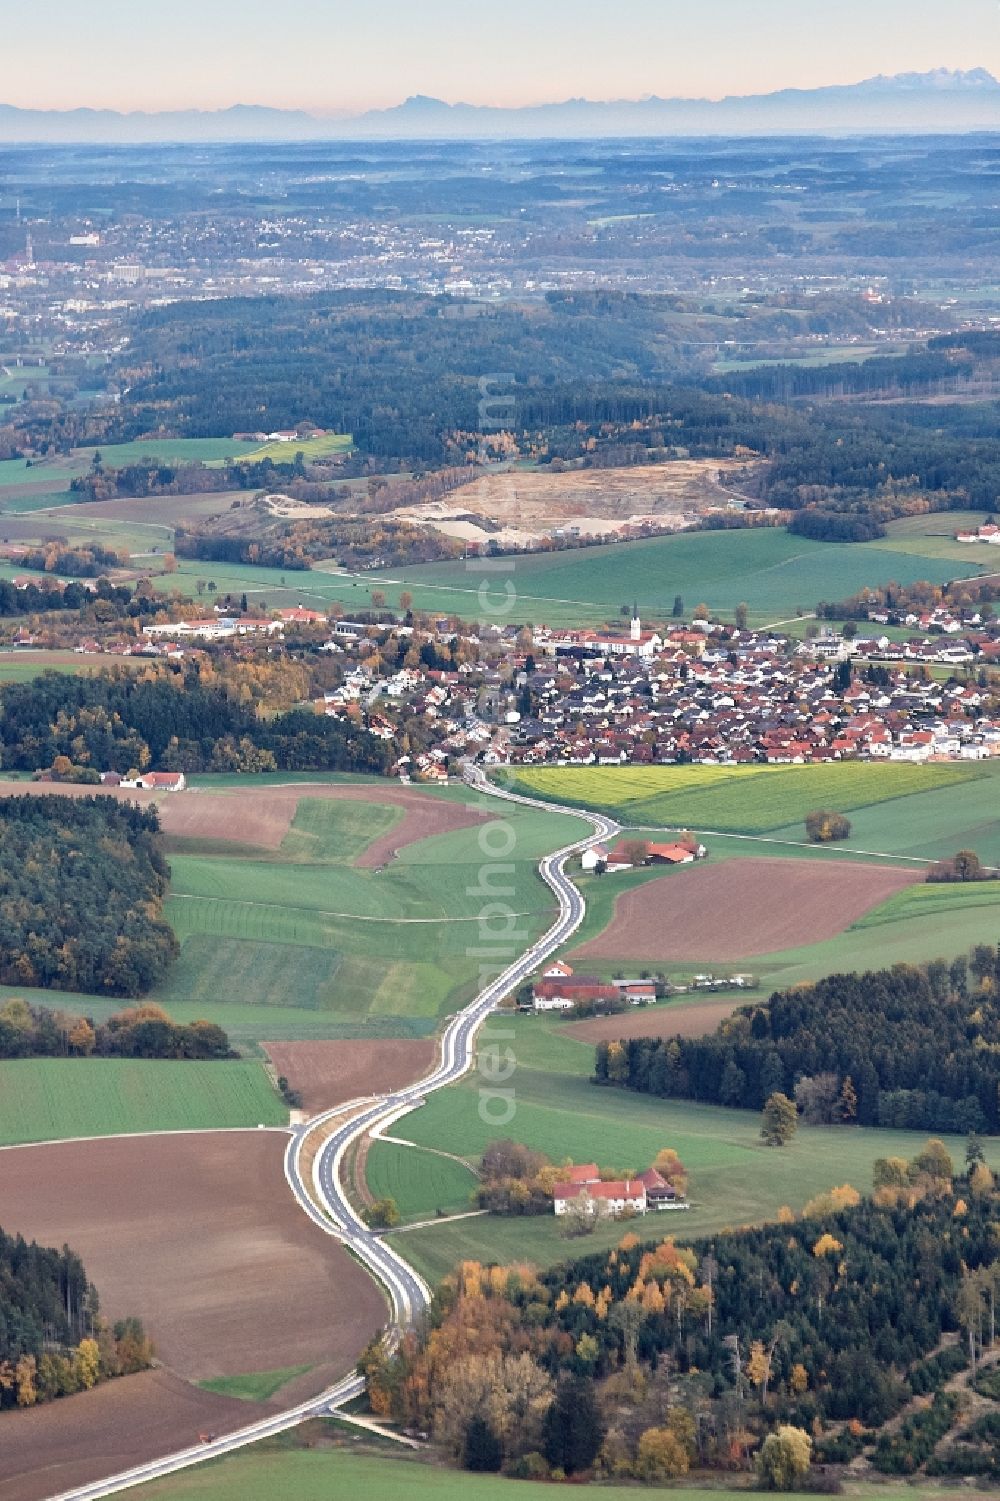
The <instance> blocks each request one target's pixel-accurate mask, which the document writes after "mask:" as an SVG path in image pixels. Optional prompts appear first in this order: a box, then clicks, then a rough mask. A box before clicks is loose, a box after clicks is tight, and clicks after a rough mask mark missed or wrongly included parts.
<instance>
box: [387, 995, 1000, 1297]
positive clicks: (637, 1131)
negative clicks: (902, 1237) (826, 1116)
mask: <svg viewBox="0 0 1000 1501" xmlns="http://www.w3.org/2000/svg"><path fill="white" fill-rule="evenodd" d="M502 1026H503V1028H504V1029H505V1030H508V1029H509V1032H510V1033H511V1034H512V1035H511V1038H510V1044H509V1045H510V1047H511V1048H512V1050H513V1052H514V1055H515V1057H516V1059H517V1070H516V1072H515V1073H514V1075H513V1076H512V1078H511V1080H510V1081H509V1083H508V1084H507V1085H506V1086H505V1087H507V1088H510V1089H512V1090H513V1106H514V1109H513V1114H512V1116H511V1118H510V1119H509V1120H508V1121H505V1122H504V1123H503V1125H502V1127H501V1126H500V1125H497V1124H491V1123H490V1121H489V1119H488V1117H489V1115H490V1111H491V1108H492V1109H493V1111H494V1113H495V1114H496V1112H498V1111H499V1104H498V1103H497V1104H495V1105H494V1106H493V1107H490V1106H489V1104H487V1108H486V1109H485V1110H484V1111H481V1110H480V1093H479V1086H480V1081H479V1080H477V1079H472V1080H469V1081H465V1082H463V1083H460V1084H458V1085H455V1086H452V1087H451V1088H449V1089H446V1090H442V1091H440V1092H439V1093H437V1094H435V1095H433V1096H431V1097H429V1098H428V1100H427V1102H426V1104H424V1105H423V1106H421V1107H420V1108H419V1109H418V1110H416V1111H414V1112H413V1113H412V1114H411V1115H409V1116H406V1117H404V1118H403V1119H402V1120H401V1121H398V1122H397V1123H396V1124H395V1126H394V1127H393V1134H394V1135H395V1136H399V1137H402V1138H405V1139H406V1140H408V1141H414V1142H416V1143H418V1144H419V1145H423V1146H433V1147H438V1148H443V1149H445V1150H455V1143H456V1142H461V1143H462V1146H461V1152H462V1154H463V1155H464V1156H465V1157H467V1158H468V1159H469V1160H470V1161H475V1160H476V1158H477V1157H478V1156H479V1155H480V1154H481V1152H482V1150H483V1148H484V1147H485V1146H486V1145H487V1143H488V1142H489V1141H491V1140H493V1139H495V1138H496V1137H498V1136H510V1137H513V1138H514V1139H515V1140H517V1141H521V1142H524V1143H525V1145H527V1146H530V1147H532V1148H533V1149H535V1150H538V1151H542V1152H545V1153H546V1154H547V1155H548V1156H549V1157H550V1158H551V1159H552V1160H553V1161H554V1162H561V1161H564V1160H566V1159H567V1158H571V1159H572V1160H574V1161H576V1162H590V1161H595V1162H597V1163H598V1164H599V1165H600V1166H602V1167H608V1168H614V1169H616V1170H626V1171H627V1170H632V1171H635V1170H641V1169H643V1168H645V1167H647V1166H648V1165H649V1163H650V1162H651V1161H652V1160H653V1158H654V1157H655V1155H656V1153H657V1152H658V1151H659V1150H660V1149H661V1148H662V1147H665V1146H670V1147H673V1148H674V1149H675V1150H676V1151H677V1152H679V1154H680V1156H681V1159H682V1161H683V1162H684V1163H685V1165H686V1167H687V1168H688V1170H689V1172H690V1174H691V1189H690V1198H691V1208H690V1210H688V1211H686V1212H680V1213H674V1214H669V1215H668V1214H664V1215H661V1216H659V1217H657V1218H655V1219H653V1220H646V1221H645V1228H646V1229H647V1230H648V1232H649V1234H650V1235H663V1234H671V1235H676V1236H678V1237H680V1238H683V1239H685V1240H687V1239H691V1238H694V1237H696V1236H700V1235H705V1234H713V1233H716V1232H718V1231H720V1230H723V1229H725V1228H726V1227H732V1226H736V1225H742V1224H748V1223H756V1222H759V1221H762V1220H766V1219H773V1218H774V1217H775V1215H776V1214H777V1211H778V1209H779V1208H780V1207H781V1206H782V1205H783V1204H787V1205H789V1206H790V1207H791V1208H792V1209H793V1210H795V1211H800V1210H801V1209H802V1207H803V1205H804V1204H805V1203H806V1201H807V1200H808V1199H810V1198H811V1197H812V1196H813V1195H814V1194H816V1193H819V1192H822V1191H823V1190H825V1189H827V1188H830V1187H832V1186H833V1185H834V1184H838V1183H844V1182H849V1183H853V1184H854V1186H855V1187H856V1188H858V1189H860V1190H865V1189H867V1188H868V1187H870V1185H871V1171H872V1163H873V1162H874V1160H875V1158H876V1157H883V1156H891V1155H898V1156H904V1157H911V1156H913V1155H914V1153H915V1152H917V1151H918V1150H919V1149H920V1147H921V1146H922V1145H923V1141H924V1139H925V1137H924V1134H921V1133H919V1132H906V1131H889V1130H876V1129H867V1128H861V1127H850V1128H846V1127H823V1126H800V1128H799V1130H798V1132H797V1134H796V1136H795V1138H794V1140H793V1141H792V1142H791V1143H790V1144H789V1145H788V1146H787V1147H784V1148H782V1150H781V1151H774V1150H773V1149H770V1148H767V1147H764V1146H762V1144H761V1141H760V1119H759V1117H758V1116H757V1115H756V1114H755V1113H752V1112H747V1111H737V1110H727V1109H723V1108H722V1107H715V1106H708V1105H699V1104H695V1103H694V1102H692V1101H689V1100H681V1101H671V1100H661V1099H655V1098H652V1097H650V1096H645V1095H635V1094H629V1093H627V1092H625V1091H623V1090H617V1089H614V1090H612V1089H598V1088H597V1087H595V1086H594V1085H593V1084H592V1083H591V1082H590V1076H591V1073H592V1071H593V1056H594V1055H593V1047H592V1046H591V1045H590V1044H589V1043H585V1042H582V1041H579V1040H577V1039H575V1038H573V1037H568V1036H566V1035H565V1034H564V1033H563V1032H562V1031H561V1030H560V1028H561V1026H562V1023H561V1022H560V1021H559V1020H558V1019H556V1020H553V1019H551V1018H545V1017H533V1016H514V1017H511V1018H507V1017H504V1019H503V1022H502ZM484 1115H485V1116H486V1117H487V1119H484V1118H483V1117H484ZM947 1145H948V1147H949V1150H950V1151H951V1152H952V1154H953V1155H954V1156H955V1157H956V1158H957V1159H958V1160H961V1158H962V1154H963V1151H964V1141H962V1140H959V1139H957V1138H955V1139H949V1141H948V1143H947ZM395 1150H396V1152H397V1153H405V1152H406V1151H407V1148H405V1147H397V1148H395ZM986 1155H987V1157H988V1159H989V1161H990V1163H991V1165H992V1166H993V1167H994V1168H997V1167H1000V1141H988V1142H987V1144H986ZM424 1207H425V1209H426V1213H427V1215H428V1217H429V1216H431V1215H433V1213H434V1209H435V1206H434V1205H433V1204H429V1205H426V1206H424ZM640 1228H641V1227H640ZM621 1233H622V1228H621V1225H620V1224H619V1225H616V1224H611V1225H603V1226H599V1227H598V1228H597V1229H596V1230H595V1231H594V1233H593V1234H592V1235H590V1236H587V1237H586V1238H585V1239H584V1240H580V1241H567V1240H566V1239H565V1238H564V1237H563V1236H562V1234H561V1231H560V1227H559V1226H558V1225H557V1223H556V1220H555V1217H554V1216H548V1215H543V1216H539V1217H538V1218H530V1219H524V1218H515V1219H504V1218H499V1217H494V1216H483V1217H477V1218H474V1219H466V1220H458V1221H454V1222H452V1223H449V1224H444V1225H430V1226H428V1227H426V1228H425V1229H420V1230H413V1231H407V1232H405V1233H403V1234H398V1244H399V1247H400V1250H401V1251H403V1252H404V1254H405V1255H406V1256H407V1258H408V1259H409V1260H410V1261H412V1262H413V1264H414V1265H415V1266H416V1267H417V1268H418V1269H419V1270H420V1271H421V1272H422V1273H423V1275H424V1276H426V1277H428V1278H430V1279H432V1280H435V1279H438V1278H440V1277H441V1276H443V1275H444V1273H445V1272H446V1271H448V1270H449V1269H450V1267H451V1266H453V1265H454V1264H455V1262H456V1261H458V1260H460V1259H462V1258H473V1259H479V1260H484V1261H489V1260H500V1261H503V1260H528V1261H534V1262H535V1263H536V1264H539V1265H542V1264H544V1265H549V1264H552V1263H554V1262H557V1261H561V1260H564V1259H566V1258H567V1257H568V1256H571V1255H574V1254H586V1253H587V1252H589V1251H591V1250H597V1249H600V1248H602V1247H605V1246H609V1245H613V1244H614V1243H615V1241H616V1240H617V1239H619V1238H620V1236H621Z"/></svg>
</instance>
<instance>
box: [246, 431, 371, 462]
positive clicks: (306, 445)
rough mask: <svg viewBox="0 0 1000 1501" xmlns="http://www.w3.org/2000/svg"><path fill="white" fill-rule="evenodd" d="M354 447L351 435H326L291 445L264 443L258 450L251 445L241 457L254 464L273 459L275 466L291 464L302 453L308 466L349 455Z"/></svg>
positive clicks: (301, 440)
mask: <svg viewBox="0 0 1000 1501" xmlns="http://www.w3.org/2000/svg"><path fill="white" fill-rule="evenodd" d="M241 446H242V445H241ZM353 447H354V440H353V438H352V437H351V435H350V433H324V434H323V436H322V437H321V438H295V439H294V440H293V441H292V442H290V443H283V442H273V443H264V444H262V445H260V446H258V447H256V448H255V447H253V445H251V448H250V451H249V452H247V451H244V452H243V453H242V454H241V457H242V458H243V459H245V460H253V462H254V463H259V462H260V461H261V460H262V459H271V460H272V461H273V462H274V463H275V464H291V463H292V462H293V460H294V459H295V455H296V454H297V453H300V454H301V455H302V457H303V459H304V460H305V461H306V463H307V464H315V463H318V462H319V461H320V460H321V459H329V458H332V457H333V455H334V454H338V453H348V452H349V451H350V450H351V449H352V448H353Z"/></svg>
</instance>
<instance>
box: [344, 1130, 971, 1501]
mask: <svg viewBox="0 0 1000 1501" xmlns="http://www.w3.org/2000/svg"><path fill="white" fill-rule="evenodd" d="M876 1175H877V1178H879V1179H880V1180H881V1181H880V1183H879V1186H877V1187H876V1189H875V1192H874V1194H873V1196H872V1197H871V1198H869V1199H865V1200H862V1199H861V1196H860V1195H859V1193H858V1192H857V1191H856V1190H854V1189H852V1188H850V1187H849V1186H847V1185H845V1186H844V1187H842V1188H837V1189H834V1190H832V1191H831V1192H830V1193H829V1194H826V1195H821V1196H819V1197H818V1198H817V1199H816V1200H814V1201H813V1202H812V1203H811V1204H809V1205H807V1206H806V1209H805V1211H804V1213H803V1216H802V1218H801V1219H796V1217H795V1216H794V1215H793V1214H792V1213H791V1211H790V1210H783V1211H782V1213H781V1216H780V1219H781V1222H780V1223H778V1224H774V1225H770V1226H766V1227H763V1228H760V1229H743V1230H737V1231H727V1232H724V1233H722V1234H720V1235H718V1236H717V1237H715V1238H713V1239H711V1240H702V1241H697V1242H695V1243H693V1244H692V1245H691V1246H685V1247H680V1246H677V1245H675V1244H674V1242H673V1239H672V1238H670V1237H667V1238H666V1239H660V1240H656V1239H652V1238H651V1236H653V1235H655V1233H656V1232H655V1228H654V1226H652V1225H651V1224H650V1223H649V1219H648V1217H647V1219H646V1220H644V1221H643V1222H642V1224H641V1226H640V1225H639V1223H638V1222H637V1221H636V1222H633V1224H632V1225H630V1226H626V1227H623V1228H624V1230H625V1233H624V1235H623V1238H622V1239H621V1240H620V1241H619V1243H618V1245H617V1247H616V1248H615V1249H612V1250H611V1251H610V1252H609V1251H606V1250H602V1251H599V1252H596V1253H594V1254H591V1255H588V1256H584V1257H581V1258H579V1259H577V1260H574V1261H571V1262H569V1263H566V1264H563V1265H560V1266H555V1267H552V1268H550V1269H548V1270H546V1271H541V1272H538V1271H536V1270H535V1269H534V1268H531V1267H527V1266H482V1265H480V1264H479V1263H477V1262H464V1263H462V1264H461V1266H460V1267H459V1268H458V1269H457V1271H456V1272H455V1273H454V1274H453V1275H452V1276H451V1277H449V1278H447V1279H446V1280H445V1282H444V1284H443V1285H442V1286H441V1287H440V1288H439V1289H438V1291H437V1293H436V1296H435V1300H434V1305H433V1309H432V1312H431V1316H430V1318H429V1320H428V1322H427V1324H426V1326H425V1327H423V1328H422V1329H420V1330H418V1331H417V1332H415V1333H411V1334H408V1335H407V1336H406V1337H405V1338H404V1340H403V1342H402V1344H401V1346H400V1347H399V1350H398V1352H397V1353H396V1354H395V1355H389V1354H388V1353H387V1352H386V1351H385V1350H384V1348H383V1347H382V1346H381V1344H380V1342H379V1341H375V1342H373V1344H372V1345H371V1346H370V1347H369V1349H368V1350H367V1351H366V1352H365V1355H364V1357H363V1358H362V1362H361V1369H362V1370H363V1372H364V1373H365V1375H366V1378H367V1384H368V1391H369V1397H370V1400H371V1403H372V1406H373V1408H374V1409H375V1411H376V1412H380V1413H383V1414H387V1415H390V1416H392V1417H394V1418H395V1419H396V1420H397V1421H401V1422H404V1423H406V1424H407V1425H408V1426H411V1427H412V1428H414V1429H419V1430H425V1431H429V1432H430V1433H432V1435H433V1436H434V1438H435V1440H436V1441H437V1442H438V1443H439V1444H440V1445H441V1446H442V1447H443V1448H444V1449H446V1450H447V1451H448V1452H449V1453H450V1454H451V1455H452V1457H453V1458H454V1459H455V1460H456V1461H458V1462H459V1463H462V1464H465V1465H466V1466H467V1467H469V1468H492V1469H500V1468H503V1469H504V1470H505V1471H506V1472H507V1473H510V1474H514V1475H518V1474H521V1475H523V1474H531V1475H535V1476H543V1475H552V1476H556V1475H557V1473H566V1474H570V1475H578V1476H581V1477H583V1476H585V1475H587V1474H596V1475H598V1476H600V1477H608V1478H612V1477H613V1478H625V1477H635V1478H638V1479H645V1480H661V1481H662V1480H666V1479H672V1478H676V1477H677V1476H679V1475H683V1474H684V1473H686V1471H687V1470H688V1469H689V1468H693V1467H695V1466H699V1467H720V1468H725V1469H733V1468H737V1469H739V1468H746V1467H748V1465H749V1463H750V1459H751V1455H752V1454H753V1451H755V1450H757V1451H758V1460H760V1458H761V1457H762V1456H763V1454H764V1452H765V1446H766V1443H767V1437H766V1436H767V1435H768V1434H771V1433H773V1432H778V1433H781V1432H782V1431H783V1430H784V1429H786V1428H788V1427H791V1428H793V1429H796V1430H798V1431H799V1432H800V1433H802V1435H803V1437H804V1438H805V1439H806V1440H807V1442H806V1444H805V1453H806V1456H807V1457H808V1453H809V1447H810V1445H809V1442H808V1440H810V1439H811V1441H812V1447H813V1458H814V1459H816V1460H818V1461H820V1462H823V1463H827V1462H842V1461H844V1460H847V1459H850V1458H852V1457H853V1456H854V1455H855V1454H858V1453H860V1452H861V1451H862V1449H867V1450H868V1451H869V1455H870V1457H871V1459H872V1462H873V1464H874V1466H875V1468H876V1469H880V1470H882V1471H884V1472H886V1473H904V1474H906V1473H912V1472H913V1470H915V1469H916V1468H917V1466H918V1465H920V1464H925V1463H926V1462H927V1461H928V1459H930V1457H931V1455H932V1453H933V1449H934V1447H935V1445H936V1443H937V1441H938V1440H939V1439H940V1437H941V1436H942V1434H943V1433H944V1432H945V1431H946V1430H947V1429H948V1428H949V1427H950V1426H951V1424H952V1422H953V1421H954V1419H955V1417H956V1412H957V1403H956V1402H955V1399H954V1398H951V1399H949V1400H946V1401H944V1402H943V1404H942V1401H940V1400H936V1401H935V1403H934V1404H932V1405H927V1403H926V1402H919V1403H917V1404H914V1408H913V1411H914V1412H915V1413H916V1415H917V1416H916V1417H914V1418H912V1419H911V1418H910V1417H909V1416H906V1417H905V1418H904V1422H903V1424H902V1425H901V1426H900V1427H899V1429H898V1430H897V1431H895V1432H893V1431H892V1430H888V1431H885V1432H883V1433H879V1430H880V1429H882V1428H883V1426H884V1425H885V1424H886V1423H887V1422H888V1421H889V1420H890V1419H892V1418H893V1417H895V1416H896V1415H897V1414H899V1413H901V1412H903V1411H904V1410H906V1411H907V1413H908V1412H909V1410H910V1409H909V1407H908V1404H910V1402H911V1399H913V1398H915V1397H916V1398H919V1399H924V1398H929V1397H930V1395H931V1394H933V1393H937V1392H940V1391H941V1389H942V1388H943V1386H944V1383H945V1382H946V1380H947V1379H948V1378H949V1377H951V1376H954V1375H955V1374H956V1372H958V1371H962V1370H964V1369H965V1368H966V1367H968V1366H970V1365H971V1367H972V1371H973V1375H977V1373H978V1368H979V1361H980V1359H981V1358H982V1355H983V1353H984V1351H985V1350H986V1349H987V1348H991V1347H992V1344H993V1340H994V1338H995V1322H994V1319H993V1309H994V1306H995V1300H996V1296H997V1292H998V1290H1000V1261H998V1256H997V1243H996V1237H995V1234H994V1226H995V1223H996V1218H997V1214H998V1211H1000V1199H998V1195H997V1193H996V1190H995V1186H994V1181H993V1175H992V1173H991V1172H990V1170H989V1169H988V1168H987V1167H985V1165H984V1164H983V1163H982V1162H981V1160H979V1158H978V1149H977V1148H976V1146H975V1144H974V1143H970V1153H969V1162H968V1165H967V1174H966V1175H965V1176H961V1177H959V1176H956V1174H955V1169H954V1165H953V1164H952V1162H951V1160H950V1158H949V1157H948V1154H947V1153H946V1152H945V1151H944V1149H943V1147H942V1146H941V1143H940V1142H935V1141H930V1142H928V1143H927V1146H926V1147H925V1149H924V1150H923V1151H922V1152H921V1153H920V1154H918V1156H917V1157H915V1158H914V1160H913V1162H911V1163H907V1162H905V1161H902V1160H900V1161H899V1162H898V1163H897V1161H896V1159H888V1160H887V1161H886V1162H885V1163H883V1164H877V1165H876ZM894 1175H895V1176H894ZM636 1232H638V1233H636ZM917 1287H919V1296H914V1288H917ZM984 1370H985V1367H984ZM994 1395H995V1394H994ZM574 1411H575V1412H583V1413H585V1414H586V1422H584V1423H583V1424H582V1425H581V1424H579V1423H578V1422H577V1421H576V1420H575V1419H574V1417H573V1414H574ZM927 1413H933V1422H931V1421H930V1420H927V1421H924V1419H923V1416H922V1415H924V1414H927ZM844 1424H846V1425H847V1426H846V1427H842V1426H841V1425H844ZM972 1437H973V1439H974V1440H975V1438H976V1436H975V1435H973V1436H972ZM980 1437H981V1436H980ZM762 1441H763V1442H762ZM985 1443H986V1450H985V1451H984V1448H983V1444H982V1442H975V1441H974V1442H973V1443H972V1445H971V1448H973V1449H974V1450H975V1451H976V1458H975V1460H974V1462H973V1468H975V1466H981V1467H982V1466H984V1465H985V1464H986V1463H987V1462H988V1460H989V1457H990V1456H991V1455H992V1453H993V1450H994V1444H995V1441H994V1439H993V1438H992V1436H991V1435H990V1434H989V1433H988V1434H987V1435H986V1440H985ZM984 1453H985V1458H984ZM484 1458H485V1459H487V1460H488V1461H489V1462H488V1463H483V1460H484ZM967 1458H968V1456H967ZM959 1472H961V1468H960V1467H959ZM799 1478H800V1480H804V1479H805V1475H804V1474H803V1475H801V1476H800V1477H799ZM778 1488H784V1489H790V1488H795V1489H806V1488H807V1487H806V1486H805V1485H803V1484H800V1485H796V1486H794V1487H792V1486H788V1485H785V1486H782V1487H778Z"/></svg>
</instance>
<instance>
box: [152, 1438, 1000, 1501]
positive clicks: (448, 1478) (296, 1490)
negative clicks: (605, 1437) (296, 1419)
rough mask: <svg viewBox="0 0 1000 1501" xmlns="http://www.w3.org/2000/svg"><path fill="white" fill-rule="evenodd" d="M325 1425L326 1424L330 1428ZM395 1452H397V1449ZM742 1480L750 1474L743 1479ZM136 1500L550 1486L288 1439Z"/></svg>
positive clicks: (887, 1489)
mask: <svg viewBox="0 0 1000 1501" xmlns="http://www.w3.org/2000/svg"><path fill="white" fill-rule="evenodd" d="M330 1426H331V1428H332V1425H330ZM339 1437H340V1441H341V1442H342V1443H344V1442H346V1443H348V1444H350V1443H352V1442H353V1443H360V1442H362V1440H363V1436H362V1435H361V1434H360V1433H356V1434H351V1435H348V1434H347V1433H346V1432H345V1429H344V1428H343V1427H341V1429H340V1434H339ZM397 1454H398V1450H397ZM748 1479H749V1477H748ZM591 1489H592V1490H593V1493H594V1495H595V1496H597V1497H598V1498H600V1501H635V1498H636V1497H637V1496H664V1497H666V1496H669V1497H671V1501H746V1497H747V1496H748V1495H752V1494H754V1492H753V1491H751V1490H750V1489H749V1487H748V1486H743V1487H740V1486H732V1485H731V1486H729V1487H724V1486H717V1485H714V1484H713V1485H710V1486H705V1487H702V1488H698V1487H697V1486H691V1485H685V1486H679V1485H674V1486H669V1487H659V1486H646V1485H643V1486H636V1485H601V1486H600V1487H591ZM133 1494H134V1495H135V1496H136V1497H137V1498H141V1501H146V1498H148V1501H247V1498H248V1497H252V1498H255V1501H256V1498H263V1497H266V1498H267V1501H340V1498H342V1497H345V1496H354V1497H366V1498H367V1497H371V1498H373V1501H439V1498H440V1501H551V1497H552V1495H553V1487H552V1485H550V1484H546V1483H543V1482H541V1481H534V1480H505V1479H503V1478H502V1477H501V1476H498V1475H473V1474H470V1473H468V1472H467V1471H461V1470H446V1469H443V1468H441V1467H439V1466H437V1465H434V1464H431V1463H428V1462H427V1461H426V1460H425V1459H417V1458H414V1457H411V1458H408V1459H407V1458H402V1457H396V1454H393V1455H392V1456H390V1455H383V1454H351V1453H347V1452H344V1451H343V1450H341V1451H336V1450H334V1451H331V1450H329V1449H323V1448H300V1447H297V1446H295V1440H294V1439H285V1440H284V1441H279V1442H268V1443H265V1444H257V1445H255V1446H254V1447H253V1448H252V1449H246V1450H243V1451H242V1452H241V1453H239V1454H235V1455H232V1456H231V1457H230V1458H228V1459H222V1460H218V1461H213V1462H212V1463H210V1464H206V1465H200V1466H198V1468H196V1469H192V1470H185V1471H183V1472H182V1473H181V1474H179V1475H174V1476H172V1477H171V1478H169V1479H167V1480H156V1481H153V1482H152V1483H151V1484H149V1485H145V1486H142V1487H141V1488H137V1489H136V1490H135V1491H134V1492H133ZM845 1494H846V1495H848V1496H851V1497H854V1498H857V1501H906V1498H910V1501H913V1498H917V1501H949V1498H950V1501H954V1497H955V1495H956V1491H955V1489H954V1488H948V1487H942V1486H939V1485H935V1484H934V1483H933V1482H931V1483H928V1484H920V1485H916V1486H915V1485H912V1484H909V1483H906V1482H903V1481H897V1482H889V1483H888V1484H885V1485H854V1484H850V1483H848V1484H847V1485H846V1486H845ZM961 1495H962V1496H966V1497H970V1498H972V1501H978V1498H979V1497H983V1498H984V1501H985V1498H986V1497H987V1496H990V1497H995V1495H996V1492H995V1491H986V1490H984V1491H981V1492H979V1491H976V1490H974V1489H970V1488H969V1487H967V1486H965V1485H963V1486H962V1487H961Z"/></svg>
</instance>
